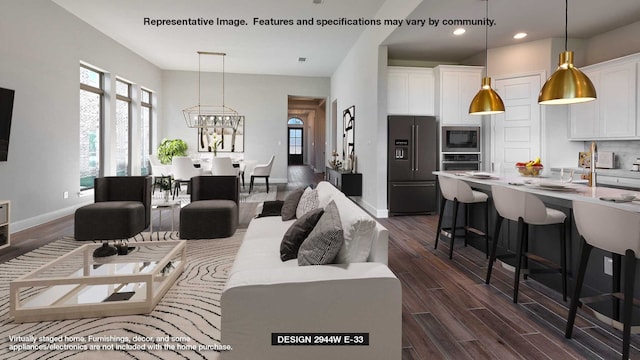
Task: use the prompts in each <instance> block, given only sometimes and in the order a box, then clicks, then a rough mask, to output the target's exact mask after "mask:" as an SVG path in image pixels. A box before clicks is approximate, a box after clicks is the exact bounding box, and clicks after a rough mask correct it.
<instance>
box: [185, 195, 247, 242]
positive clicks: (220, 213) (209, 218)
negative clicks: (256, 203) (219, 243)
mask: <svg viewBox="0 0 640 360" xmlns="http://www.w3.org/2000/svg"><path fill="white" fill-rule="evenodd" d="M237 228H238V204H236V203H235V201H232V200H198V201H194V202H192V203H190V204H189V205H187V206H185V207H183V208H182V209H181V210H180V238H181V239H216V238H223V237H229V236H231V235H233V234H234V233H235V232H236V229H237Z"/></svg>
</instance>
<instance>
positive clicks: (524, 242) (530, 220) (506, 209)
mask: <svg viewBox="0 0 640 360" xmlns="http://www.w3.org/2000/svg"><path fill="white" fill-rule="evenodd" d="M491 196H492V198H493V204H494V206H495V208H496V210H497V212H498V216H497V219H496V228H495V232H494V235H493V239H494V240H493V247H492V248H491V256H490V257H489V265H488V267H487V277H486V280H485V283H486V284H489V282H490V281H491V270H492V268H493V263H494V262H495V260H496V257H497V255H496V251H497V247H498V246H497V245H498V239H499V236H500V227H501V225H502V221H503V219H507V220H511V221H516V222H517V223H518V240H517V250H516V254H515V257H516V261H515V267H516V273H515V278H514V282H513V302H514V303H517V302H518V289H519V286H520V272H521V270H522V264H523V263H524V267H525V269H526V270H527V271H526V272H525V275H524V278H525V279H526V278H527V276H528V274H529V273H532V272H534V271H533V270H532V269H529V265H528V260H532V261H535V262H536V263H538V264H540V265H543V266H545V267H547V268H551V269H554V270H556V271H558V272H560V274H561V275H562V299H563V300H564V301H566V300H567V266H566V257H567V255H566V251H567V250H566V249H567V247H566V233H565V222H566V219H567V216H566V215H565V214H564V213H563V212H562V211H560V210H556V209H552V208H548V207H546V206H545V205H544V203H543V202H542V200H540V199H539V198H538V197H537V196H535V195H533V194H530V193H528V192H525V191H522V190H518V189H514V188H510V187H507V186H503V185H493V186H491ZM554 224H558V225H560V265H557V263H553V262H552V261H551V260H548V259H544V258H542V257H540V256H537V255H534V254H531V253H529V249H528V248H529V225H554ZM506 256H511V255H510V254H507V255H506ZM546 272H548V271H546Z"/></svg>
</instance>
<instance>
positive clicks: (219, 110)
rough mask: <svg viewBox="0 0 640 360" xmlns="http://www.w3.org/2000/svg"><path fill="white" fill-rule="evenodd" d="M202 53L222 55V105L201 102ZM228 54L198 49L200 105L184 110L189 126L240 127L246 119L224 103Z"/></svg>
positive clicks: (210, 127) (202, 127) (211, 127)
mask: <svg viewBox="0 0 640 360" xmlns="http://www.w3.org/2000/svg"><path fill="white" fill-rule="evenodd" d="M202 55H214V56H221V57H222V105H217V106H214V105H202V104H201V102H200V84H201V75H202V73H201V70H200V64H201V57H202ZM226 55H227V54H225V53H220V52H208V51H198V105H196V106H192V107H189V108H186V109H184V110H182V113H183V115H184V120H185V122H186V123H187V127H189V128H194V129H215V128H231V129H233V130H237V129H238V125H239V124H240V123H241V122H243V121H244V116H243V115H239V114H238V112H237V111H236V110H234V109H232V108H230V107H227V106H225V104H224V57H225V56H226Z"/></svg>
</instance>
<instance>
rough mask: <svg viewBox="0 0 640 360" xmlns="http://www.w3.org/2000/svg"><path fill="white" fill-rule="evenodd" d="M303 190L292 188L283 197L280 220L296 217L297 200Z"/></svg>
mask: <svg viewBox="0 0 640 360" xmlns="http://www.w3.org/2000/svg"><path fill="white" fill-rule="evenodd" d="M303 192H304V189H303V188H300V189H296V190H293V191H292V192H290V193H289V194H288V195H287V197H286V198H285V199H284V203H283V204H282V210H281V213H282V221H287V220H291V219H293V218H295V217H296V210H297V209H298V202H299V201H300V197H301V196H302V193H303Z"/></svg>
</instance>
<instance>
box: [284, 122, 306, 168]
mask: <svg viewBox="0 0 640 360" xmlns="http://www.w3.org/2000/svg"><path fill="white" fill-rule="evenodd" d="M288 131H289V136H287V139H288V141H287V142H288V147H287V148H288V149H289V150H288V151H289V165H302V164H303V156H304V153H303V149H304V147H303V146H302V139H303V137H302V136H303V133H304V131H303V129H302V128H289V129H288Z"/></svg>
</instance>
